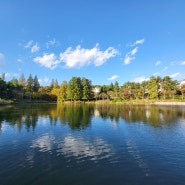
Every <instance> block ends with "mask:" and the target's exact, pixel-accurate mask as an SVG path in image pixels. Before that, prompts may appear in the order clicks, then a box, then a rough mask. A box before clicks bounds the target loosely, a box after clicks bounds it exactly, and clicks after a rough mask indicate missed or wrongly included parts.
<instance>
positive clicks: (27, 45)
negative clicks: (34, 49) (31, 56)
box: [24, 40, 33, 48]
mask: <svg viewBox="0 0 185 185" xmlns="http://www.w3.org/2000/svg"><path fill="white" fill-rule="evenodd" d="M32 44H33V40H30V41H29V42H28V43H27V44H26V45H25V46H24V47H25V48H30V47H31V46H32Z"/></svg>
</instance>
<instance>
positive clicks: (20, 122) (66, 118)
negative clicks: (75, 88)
mask: <svg viewBox="0 0 185 185" xmlns="http://www.w3.org/2000/svg"><path fill="white" fill-rule="evenodd" d="M41 117H42V118H49V119H48V120H49V124H51V125H55V124H57V120H59V122H60V123H61V124H62V125H68V126H69V127H70V128H71V129H85V128H86V127H88V126H90V125H91V119H92V117H101V118H102V119H110V120H111V121H114V122H115V123H117V124H118V123H119V120H120V119H123V120H124V121H125V122H127V123H141V122H142V123H145V124H150V125H151V126H153V127H161V126H163V125H169V124H175V123H176V122H177V120H178V119H179V118H183V119H184V118H185V107H183V106H157V105H155V106H154V105H115V104H114V105H108V104H104V105H92V104H64V105H58V106H57V105H56V104H25V105H11V106H2V107H0V129H2V126H3V124H8V125H10V126H12V127H14V126H16V127H17V128H18V130H19V131H21V129H22V128H23V126H25V128H26V130H27V131H28V132H29V131H30V129H32V130H33V131H34V129H35V127H36V125H37V124H38V123H39V121H38V120H39V118H41Z"/></svg>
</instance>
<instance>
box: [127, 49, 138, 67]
mask: <svg viewBox="0 0 185 185" xmlns="http://www.w3.org/2000/svg"><path fill="white" fill-rule="evenodd" d="M137 52H138V47H135V48H134V49H133V50H131V51H130V52H128V53H127V54H126V55H125V59H124V63H125V64H126V65H127V64H130V62H131V61H132V60H134V59H135V56H134V55H135V54H136V53H137Z"/></svg>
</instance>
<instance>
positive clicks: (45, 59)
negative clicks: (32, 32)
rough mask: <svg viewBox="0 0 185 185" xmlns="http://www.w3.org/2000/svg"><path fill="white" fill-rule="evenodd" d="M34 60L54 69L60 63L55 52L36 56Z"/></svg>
mask: <svg viewBox="0 0 185 185" xmlns="http://www.w3.org/2000/svg"><path fill="white" fill-rule="evenodd" d="M33 61H34V62H36V63H39V64H40V65H41V66H44V67H47V68H50V69H54V68H56V67H57V66H58V64H59V63H60V61H59V60H57V59H56V56H55V54H54V53H51V54H44V55H43V56H42V57H36V58H34V59H33Z"/></svg>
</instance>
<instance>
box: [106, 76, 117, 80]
mask: <svg viewBox="0 0 185 185" xmlns="http://www.w3.org/2000/svg"><path fill="white" fill-rule="evenodd" d="M117 78H119V76H118V75H113V76H112V77H110V78H108V79H107V80H116V79H117Z"/></svg>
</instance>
